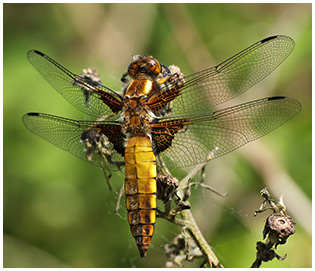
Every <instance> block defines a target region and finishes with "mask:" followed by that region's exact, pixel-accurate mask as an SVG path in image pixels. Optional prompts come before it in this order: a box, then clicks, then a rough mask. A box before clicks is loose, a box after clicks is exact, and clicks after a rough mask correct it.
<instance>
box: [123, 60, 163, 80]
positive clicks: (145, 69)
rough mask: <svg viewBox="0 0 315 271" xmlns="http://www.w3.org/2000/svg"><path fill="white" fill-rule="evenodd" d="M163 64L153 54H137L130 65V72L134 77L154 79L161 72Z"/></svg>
mask: <svg viewBox="0 0 315 271" xmlns="http://www.w3.org/2000/svg"><path fill="white" fill-rule="evenodd" d="M161 70H162V68H161V64H160V62H159V61H158V60H156V59H155V58H154V57H152V56H136V57H135V58H134V61H132V62H131V63H130V65H129V67H128V74H129V76H130V77H131V78H133V79H151V80H154V79H155V78H156V77H157V76H158V75H159V74H160V73H161Z"/></svg>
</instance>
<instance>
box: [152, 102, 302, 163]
mask: <svg viewBox="0 0 315 271" xmlns="http://www.w3.org/2000/svg"><path fill="white" fill-rule="evenodd" d="M300 110H301V105H300V103H299V102H298V101H296V100H294V99H292V98H288V97H271V98H264V99H259V100H255V101H251V102H248V103H244V104H240V105H237V106H233V107H230V108H226V109H223V110H219V111H216V112H213V113H206V114H200V115H195V116H191V117H189V116H185V117H184V118H169V119H167V120H161V121H159V125H160V126H161V127H171V126H172V127H179V124H180V125H182V126H181V127H182V128H181V129H180V130H178V129H177V130H176V132H175V133H174V134H173V135H172V136H170V137H168V139H169V142H168V145H169V146H170V147H169V148H168V149H167V150H166V151H165V152H164V153H161V156H162V158H164V159H166V161H167V162H169V163H171V164H172V165H171V166H173V167H187V166H192V165H195V164H198V163H201V162H204V159H205V157H207V156H208V155H209V154H210V152H212V151H213V158H217V157H220V156H222V155H224V154H227V153H229V152H231V151H233V150H235V149H237V148H239V147H241V146H243V145H244V144H246V143H248V142H251V141H253V140H255V139H257V138H259V137H261V136H263V135H265V134H267V133H269V132H270V131H272V130H274V129H276V128H277V127H279V126H280V125H282V124H284V123H285V122H287V121H288V120H290V119H291V118H293V117H294V116H295V115H297V114H298V113H299V112H300ZM176 123H177V124H176ZM178 123H179V124H178ZM167 130H168V134H169V133H170V131H172V130H171V129H167ZM174 130H175V129H174ZM152 135H153V140H154V142H155V145H157V146H159V145H162V144H165V138H166V139H167V137H165V136H164V137H161V133H156V130H154V131H153V133H152ZM160 141H161V142H160ZM163 141H164V142H163Z"/></svg>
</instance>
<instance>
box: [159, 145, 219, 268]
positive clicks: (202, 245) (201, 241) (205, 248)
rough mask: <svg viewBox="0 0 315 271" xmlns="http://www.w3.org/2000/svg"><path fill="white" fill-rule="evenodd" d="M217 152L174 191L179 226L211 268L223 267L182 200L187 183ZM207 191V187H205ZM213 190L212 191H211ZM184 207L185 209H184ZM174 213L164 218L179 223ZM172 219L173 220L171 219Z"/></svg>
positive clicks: (192, 171)
mask: <svg viewBox="0 0 315 271" xmlns="http://www.w3.org/2000/svg"><path fill="white" fill-rule="evenodd" d="M217 150H218V148H215V149H214V150H213V151H211V152H210V153H209V155H208V156H207V158H206V159H205V161H204V162H203V163H201V164H198V165H197V166H196V167H194V168H193V169H192V170H191V171H190V172H189V173H188V174H187V176H186V177H185V178H184V179H182V180H181V181H180V182H179V186H178V189H177V191H176V195H177V197H178V199H177V200H175V201H176V202H177V204H179V206H180V208H182V209H181V210H180V212H178V211H177V213H179V214H180V215H181V217H182V220H180V224H179V225H181V226H182V227H184V230H185V232H187V233H188V234H189V235H190V236H191V237H192V239H193V240H194V241H195V243H196V245H197V246H198V247H199V249H200V251H201V252H202V254H203V256H204V257H205V258H206V261H207V262H208V263H209V265H210V266H211V267H223V266H222V265H221V264H220V262H219V260H218V258H217V257H216V255H215V253H214V252H213V250H212V248H211V247H210V246H209V244H208V243H207V241H206V240H205V238H204V236H203V235H202V233H201V231H200V229H199V227H198V225H197V223H196V221H195V219H194V217H193V215H192V213H191V211H190V209H189V208H190V205H189V202H187V201H183V199H186V198H187V195H186V194H185V190H186V189H187V188H189V187H190V186H191V184H189V181H190V180H191V179H192V178H193V177H194V176H195V175H196V174H197V173H198V172H199V171H200V170H202V169H203V167H205V165H206V164H207V162H208V161H209V160H211V159H212V158H213V157H214V153H215V152H216V151H217ZM207 188H208V189H209V187H208V186H207ZM211 190H213V189H211ZM183 206H184V207H183ZM185 206H186V207H185ZM175 215H176V212H173V213H172V212H170V214H169V215H168V214H166V215H165V216H164V218H166V219H168V220H169V221H172V222H174V223H175V221H176V222H179V221H178V220H175ZM172 217H173V218H172Z"/></svg>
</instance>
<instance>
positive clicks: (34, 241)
mask: <svg viewBox="0 0 315 271" xmlns="http://www.w3.org/2000/svg"><path fill="white" fill-rule="evenodd" d="M3 11H4V39H3V40H4V54H3V56H4V63H3V64H4V66H3V67H4V189H3V192H4V216H3V218H4V226H3V228H4V238H3V241H4V246H3V250H4V254H3V257H4V266H5V267H164V266H165V262H166V257H165V252H164V245H165V244H167V243H169V242H170V241H171V240H172V239H173V238H174V237H175V236H176V235H177V234H178V233H180V230H181V229H180V228H179V227H178V226H175V225H172V224H171V223H169V222H167V221H165V220H162V219H158V221H157V226H156V232H155V235H154V237H153V240H152V243H151V246H150V249H149V252H148V256H147V257H146V258H145V259H139V256H138V251H137V248H136V245H135V243H134V239H133V238H132V236H131V234H130V231H129V227H128V223H127V220H126V217H125V215H126V213H125V211H124V204H123V203H124V200H123V202H122V206H121V208H120V211H119V214H118V215H117V214H113V212H114V209H115V206H116V201H117V197H118V193H119V189H120V187H121V186H122V184H123V179H124V174H123V172H122V173H120V172H117V173H115V174H114V175H113V177H112V179H111V185H112V187H113V190H112V191H109V189H108V186H107V184H106V181H105V178H104V176H103V173H102V171H101V170H100V169H99V168H97V167H94V166H92V165H90V164H88V163H86V162H84V161H81V160H79V159H77V158H75V157H74V156H72V155H70V154H68V153H66V152H63V151H61V150H60V149H58V148H56V147H55V146H53V145H50V144H49V143H47V142H45V141H44V140H42V139H40V138H39V137H36V136H35V135H33V134H31V133H30V132H29V131H28V130H27V129H26V128H25V127H24V126H23V124H22V121H21V118H22V115H23V114H24V113H26V112H44V113H50V114H54V115H59V116H64V117H68V118H73V119H85V118H86V117H85V116H84V114H83V113H81V112H79V111H78V110H76V109H75V108H74V107H72V106H71V105H70V104H68V103H67V102H66V101H65V100H64V99H63V98H62V97H61V96H60V95H59V94H58V93H57V92H56V91H54V90H53V89H52V87H51V86H50V85H49V84H48V83H47V82H46V81H45V80H44V79H43V78H42V77H41V76H40V74H39V73H38V72H37V71H36V70H35V69H34V68H33V67H32V66H31V65H30V63H29V62H28V61H27V59H26V53H27V51H28V50H30V49H38V50H41V51H43V52H45V53H46V54H48V55H49V56H51V57H53V58H54V59H55V60H57V61H58V62H60V63H61V64H63V65H64V66H65V67H67V68H69V69H70V70H71V71H73V72H75V73H80V72H81V70H82V68H86V67H88V66H92V67H97V68H98V70H99V73H100V74H101V78H102V81H103V83H104V84H105V85H106V86H108V87H110V88H112V89H115V90H121V87H122V85H121V83H120V77H121V75H122V74H123V73H124V72H125V70H126V67H127V65H128V64H129V62H130V61H131V55H132V54H151V55H154V56H155V57H156V58H157V59H159V60H160V61H161V62H162V63H164V64H165V65H167V66H168V65H170V64H176V65H178V66H179V67H181V70H182V71H183V72H184V73H185V74H190V73H192V72H196V71H199V70H201V69H204V68H207V67H210V66H213V65H215V64H218V63H220V62H221V61H223V60H225V59H226V58H228V57H230V56H232V55H234V54H235V53H237V52H239V51H240V50H242V49H244V48H246V47H247V46H249V45H251V44H252V43H254V42H256V41H258V40H260V39H263V38H265V37H268V36H270V35H275V34H285V35H289V36H291V37H292V38H293V39H294V40H295V41H296V48H295V50H294V52H293V53H292V55H291V56H290V57H289V58H288V59H287V60H286V61H285V62H284V63H283V64H282V65H281V66H280V67H279V68H278V69H277V70H276V71H275V72H273V74H272V75H270V76H269V77H268V78H267V79H265V80H263V81H262V82H261V83H259V84H258V85H257V86H254V87H253V88H252V89H251V90H249V91H248V92H246V94H244V95H242V96H241V97H239V98H237V99H236V100H234V101H233V103H235V104H237V103H239V102H245V101H249V100H253V99H258V98H262V97H266V96H273V95H287V96H291V97H294V98H296V99H297V100H299V101H300V102H301V104H302V106H303V110H302V112H301V113H300V114H299V115H298V116H297V117H296V118H294V119H293V120H291V121H290V122H288V123H287V124H285V125H283V126H282V127H280V128H279V129H277V130H276V131H274V132H272V133H271V134H269V135H267V136H265V137H264V138H262V139H260V140H258V141H256V142H253V143H250V144H248V145H247V146H245V147H243V148H241V149H240V150H238V151H235V152H233V153H231V154H229V155H226V156H224V157H221V158H220V159H217V160H214V161H212V162H210V163H209V165H208V166H207V168H206V173H207V174H206V179H205V182H206V183H207V184H209V185H211V186H212V187H214V188H216V189H217V190H219V191H220V192H223V193H224V192H229V195H228V196H227V197H224V198H222V197H218V196H216V195H214V194H213V193H210V192H209V191H205V190H203V189H202V188H197V189H195V190H193V191H192V196H191V204H192V212H193V214H194V216H195V218H196V220H197V223H198V225H199V226H200V229H201V230H202V232H203V234H204V236H205V238H206V240H208V241H209V243H210V245H211V246H212V247H213V248H214V251H215V253H216V254H217V256H218V257H219V259H220V261H221V263H222V264H223V265H224V266H225V267H249V266H250V265H251V264H252V262H253V261H254V259H255V245H256V242H257V241H260V240H261V239H262V230H263V225H264V220H265V218H266V217H267V216H268V215H269V214H270V212H266V213H263V214H260V215H258V216H257V217H254V216H253V213H254V211H255V210H256V209H257V208H258V207H259V205H260V204H261V202H262V198H260V196H259V191H260V190H261V189H262V188H263V187H265V186H267V187H268V188H269V190H270V192H271V193H272V197H273V198H275V199H277V198H278V197H279V196H280V195H281V194H283V196H284V201H285V203H286V205H287V208H288V212H289V214H290V215H291V216H292V217H293V218H294V219H295V221H296V223H297V225H296V233H295V234H294V235H293V236H291V237H290V238H289V240H288V242H287V244H285V245H283V246H279V248H278V250H277V252H278V253H279V254H280V255H281V256H283V255H284V254H287V259H286V260H285V261H281V262H280V261H277V260H274V261H272V262H270V263H264V264H263V265H262V267H311V255H312V246H311V245H312V243H311V215H312V214H311V196H312V194H311V191H312V189H311V188H312V186H311V176H312V174H311V170H312V169H311V40H312V37H311V20H312V18H311V4H4V8H3ZM187 266H190V267H191V266H195V267H196V266H198V265H197V264H194V263H192V264H189V265H187Z"/></svg>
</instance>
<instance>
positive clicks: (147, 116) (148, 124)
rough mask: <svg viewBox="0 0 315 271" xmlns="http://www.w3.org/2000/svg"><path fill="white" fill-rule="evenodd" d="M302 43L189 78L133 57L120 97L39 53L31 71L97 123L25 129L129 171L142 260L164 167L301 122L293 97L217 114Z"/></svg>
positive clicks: (130, 210) (89, 73) (256, 51)
mask: <svg viewBox="0 0 315 271" xmlns="http://www.w3.org/2000/svg"><path fill="white" fill-rule="evenodd" d="M294 46H295V43H294V40H293V39H292V38H290V37H288V36H284V35H277V36H271V37H268V38H265V39H263V40H260V41H258V42H256V43H254V44H253V45H251V46H249V47H248V48H246V49H244V50H243V51H241V52H239V53H238V54H236V55H234V56H232V57H230V58H228V59H227V60H225V61H224V62H222V63H220V64H218V65H216V66H213V67H211V68H208V69H205V70H202V71H199V72H196V73H193V74H191V75H188V76H185V75H184V74H183V73H182V72H181V70H180V68H179V67H177V66H175V65H170V66H169V67H167V66H165V65H164V64H162V63H161V62H160V61H158V60H157V59H155V58H154V57H153V56H133V60H132V62H131V63H130V65H129V66H128V69H127V72H125V73H124V74H123V75H122V77H121V81H122V82H123V84H124V88H123V91H122V93H120V92H116V91H114V90H112V89H110V88H108V87H106V86H104V85H103V84H102V82H101V80H100V78H99V77H98V75H97V73H96V72H95V70H93V69H88V70H85V71H84V72H83V73H82V74H78V75H77V74H74V73H72V72H71V71H69V70H68V69H66V68H65V67H63V66H62V65H60V64H59V63H58V62H56V61H55V60H53V59H52V58H50V57H49V56H47V55H46V54H44V53H42V52H40V51H37V50H31V51H29V52H28V54H27V56H28V59H29V61H30V62H31V64H32V65H33V66H34V67H35V69H37V70H38V71H39V73H41V75H42V76H43V77H44V78H45V79H46V80H47V81H48V82H49V83H50V85H51V86H52V87H53V88H54V89H55V90H56V91H57V92H59V94H61V95H62V96H63V97H64V98H65V99H66V100H67V101H68V102H69V103H70V104H72V105H73V106H75V107H76V108H78V109H79V110H81V111H83V112H84V113H86V114H88V115H90V116H93V117H94V119H95V120H93V121H88V120H82V121H79V120H72V119H68V118H63V117H59V116H53V115H49V114H44V113H27V114H25V115H24V116H23V122H24V124H25V126H26V127H27V128H28V129H29V130H30V131H31V132H33V133H34V134H36V135H38V136H40V137H42V138H43V139H45V140H47V141H48V142H50V143H52V144H54V145H56V146H57V147H59V148H61V149H63V150H65V151H68V152H70V153H71V154H73V155H75V156H77V157H79V158H81V159H83V160H85V161H87V162H90V163H92V164H94V165H96V166H99V167H101V168H103V169H104V170H109V171H111V170H117V169H121V168H122V167H123V166H124V167H125V184H124V190H125V197H126V200H125V202H126V208H127V218H128V222H129V225H130V230H131V233H132V235H133V237H134V238H135V241H136V245H137V247H138V250H139V253H140V257H141V258H143V257H145V256H146V255H147V250H148V247H149V245H150V242H151V239H152V236H153V233H154V228H155V223H156V213H157V182H156V178H157V173H158V166H159V165H160V163H161V161H167V162H168V163H169V164H170V165H171V166H173V167H183V168H184V167H189V166H194V165H196V164H199V163H202V162H204V161H205V157H207V156H208V154H209V153H211V152H212V151H213V150H215V151H214V152H213V153H212V159H214V158H218V157H220V156H222V155H225V154H227V153H229V152H232V151H234V150H236V149H237V148H239V147H241V146H243V145H244V144H246V143H248V142H251V141H253V140H256V139H258V138H260V137H261V136H263V135H265V134H267V133H269V132H270V131H272V130H274V129H276V128H277V127H279V126H280V125H282V124H284V123H285V122H287V121H288V120H290V119H292V118H293V117H294V116H296V115H297V114H298V113H299V112H300V110H301V104H300V103H299V102H298V101H297V100H295V99H293V98H290V97H286V96H276V97H267V98H261V99H258V100H254V101H250V102H246V103H243V104H239V105H235V106H232V107H228V108H224V109H218V108H217V106H218V105H220V104H222V103H224V102H227V101H229V100H231V99H232V98H234V97H236V96H238V95H240V94H242V93H243V92H245V91H246V90H247V89H249V88H250V87H252V86H253V85H255V84H256V83H258V82H259V81H261V80H262V79H263V78H265V77H266V76H267V75H268V74H270V73H271V72H272V71H273V70H274V69H276V68H277V67H278V66H279V65H280V64H281V63H282V62H283V61H284V60H285V59H286V58H287V57H288V56H289V55H290V54H291V52H292V51H293V49H294Z"/></svg>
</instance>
